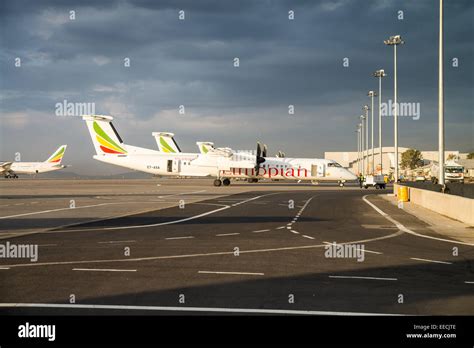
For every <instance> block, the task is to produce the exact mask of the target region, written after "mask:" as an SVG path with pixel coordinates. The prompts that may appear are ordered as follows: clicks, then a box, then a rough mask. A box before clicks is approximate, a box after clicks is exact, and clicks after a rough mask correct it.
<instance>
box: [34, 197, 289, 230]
mask: <svg viewBox="0 0 474 348" xmlns="http://www.w3.org/2000/svg"><path fill="white" fill-rule="evenodd" d="M280 193H281V192H276V193H268V194H265V195H261V196H256V197H252V198H249V199H246V200H244V201H242V202H239V203H238V204H237V205H239V204H243V203H247V202H250V201H253V200H255V199H259V198H262V197H265V196H270V195H275V194H280ZM192 204H205V205H216V206H222V208H218V209H214V210H211V211H208V212H205V213H201V214H198V215H194V216H190V217H187V218H183V219H178V220H173V221H166V222H159V223H156V224H147V225H135V226H117V227H101V228H81V229H77V230H52V231H46V232H38V233H71V232H88V231H115V230H129V229H137V228H148V227H157V226H166V225H173V224H178V223H181V222H185V221H190V220H194V219H199V218H200V217H203V216H207V215H211V214H214V213H217V212H220V211H222V210H226V209H230V208H232V207H233V206H235V205H232V206H230V205H225V204H215V203H201V202H196V203H192ZM132 215H136V214H132ZM112 219H113V218H112ZM110 220H111V219H110Z"/></svg>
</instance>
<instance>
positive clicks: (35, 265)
mask: <svg viewBox="0 0 474 348" xmlns="http://www.w3.org/2000/svg"><path fill="white" fill-rule="evenodd" d="M402 234H403V232H401V231H397V232H395V233H392V234H388V235H386V236H380V237H375V238H369V239H362V240H356V241H352V242H350V243H354V244H355V243H369V242H375V241H378V240H383V239H390V238H395V237H398V236H400V235H402ZM325 246H326V244H311V245H301V246H290V247H280V248H269V249H251V250H240V251H239V253H240V254H256V253H265V252H277V251H290V250H303V249H314V248H323V247H325ZM220 255H234V251H221V252H212V253H200V254H181V255H164V256H148V257H139V258H128V259H126V258H125V259H105V260H76V261H74V260H73V261H52V262H34V263H19V264H12V265H4V266H3V267H10V268H17V267H38V266H61V265H74V264H89V263H114V262H140V261H156V260H170V259H182V258H193V257H206V256H220Z"/></svg>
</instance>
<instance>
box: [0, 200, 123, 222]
mask: <svg viewBox="0 0 474 348" xmlns="http://www.w3.org/2000/svg"><path fill="white" fill-rule="evenodd" d="M109 204H115V203H100V204H93V205H84V206H82V207H75V208H69V207H67V208H59V209H49V210H42V211H35V212H32V213H23V214H16V215H9V216H0V219H9V218H14V217H20V216H28V215H38V214H46V213H52V212H55V211H62V210H72V209H84V208H92V207H99V206H102V205H109Z"/></svg>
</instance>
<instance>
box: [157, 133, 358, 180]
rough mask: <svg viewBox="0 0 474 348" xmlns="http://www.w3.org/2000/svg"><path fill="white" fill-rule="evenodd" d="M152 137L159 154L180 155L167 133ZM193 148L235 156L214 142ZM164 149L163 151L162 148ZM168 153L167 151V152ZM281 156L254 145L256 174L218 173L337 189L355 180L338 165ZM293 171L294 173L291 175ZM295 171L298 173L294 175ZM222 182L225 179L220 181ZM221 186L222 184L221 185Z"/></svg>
mask: <svg viewBox="0 0 474 348" xmlns="http://www.w3.org/2000/svg"><path fill="white" fill-rule="evenodd" d="M152 134H153V136H154V137H155V138H156V142H157V144H158V149H159V151H161V152H165V151H167V150H166V149H169V150H171V149H173V150H172V151H173V152H174V153H180V152H181V150H180V148H179V146H178V144H177V142H176V140H175V139H174V134H173V133H170V132H154V133H152ZM196 145H197V146H198V148H199V151H200V153H201V154H203V155H204V154H215V153H216V152H220V153H224V154H225V153H229V152H230V153H233V155H234V156H235V157H238V155H239V154H240V153H239V152H235V151H233V150H232V149H230V148H228V147H224V148H222V147H220V148H216V147H214V143H213V142H210V141H198V142H196ZM164 147H165V150H164V149H163V148H164ZM168 152H171V151H168ZM285 156H286V155H285V153H284V152H282V151H278V153H277V154H276V155H275V157H267V146H266V145H263V150H261V146H260V144H259V143H257V158H260V157H262V158H264V159H265V161H264V164H259V165H258V167H259V169H258V175H256V173H257V169H256V168H257V166H254V167H253V168H249V169H253V171H252V170H241V169H240V168H232V169H231V170H227V171H224V172H222V173H221V176H222V177H224V178H236V179H237V178H238V179H242V178H244V179H247V181H248V182H251V183H255V182H258V180H259V179H262V178H269V179H272V180H275V181H279V180H285V179H286V180H299V181H301V180H310V181H311V182H312V183H313V184H318V183H319V182H321V181H333V182H334V181H337V182H338V184H339V186H341V187H342V186H344V184H345V182H346V181H353V180H357V176H355V175H354V174H352V173H351V172H350V171H348V170H347V169H345V168H343V167H342V166H341V165H340V164H339V163H337V162H335V161H331V160H325V159H314V158H286V157H285ZM295 169H296V173H294V172H292V170H293V171H294V170H295ZM298 169H299V170H300V171H299V172H298ZM224 182H225V179H224ZM224 185H226V184H225V183H224Z"/></svg>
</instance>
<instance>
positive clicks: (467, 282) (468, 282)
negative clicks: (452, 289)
mask: <svg viewBox="0 0 474 348" xmlns="http://www.w3.org/2000/svg"><path fill="white" fill-rule="evenodd" d="M464 283H466V284H474V282H470V281H467V280H466V281H465V282H464Z"/></svg>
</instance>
